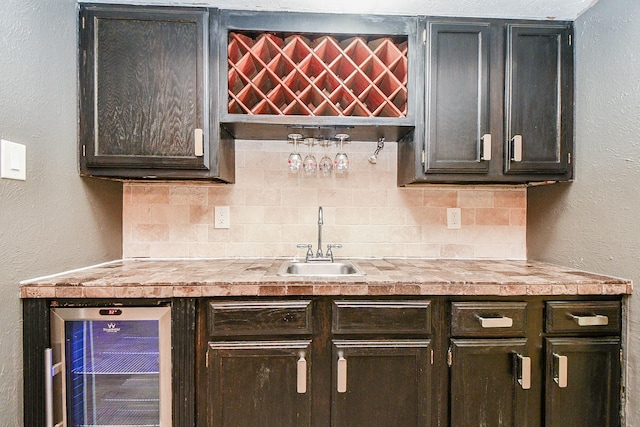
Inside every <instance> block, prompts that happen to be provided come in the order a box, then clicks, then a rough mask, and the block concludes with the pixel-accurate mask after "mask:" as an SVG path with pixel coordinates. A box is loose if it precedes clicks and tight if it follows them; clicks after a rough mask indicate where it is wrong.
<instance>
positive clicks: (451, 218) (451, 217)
mask: <svg viewBox="0 0 640 427" xmlns="http://www.w3.org/2000/svg"><path fill="white" fill-rule="evenodd" d="M461 216H462V214H461V212H460V208H447V228H448V229H449V230H457V229H459V228H462V218H461Z"/></svg>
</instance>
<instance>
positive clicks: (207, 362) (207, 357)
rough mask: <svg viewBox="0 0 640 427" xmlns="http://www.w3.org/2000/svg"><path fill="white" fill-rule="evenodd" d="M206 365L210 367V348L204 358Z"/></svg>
mask: <svg viewBox="0 0 640 427" xmlns="http://www.w3.org/2000/svg"><path fill="white" fill-rule="evenodd" d="M204 365H205V367H206V368H208V367H209V350H207V355H206V357H205V358H204Z"/></svg>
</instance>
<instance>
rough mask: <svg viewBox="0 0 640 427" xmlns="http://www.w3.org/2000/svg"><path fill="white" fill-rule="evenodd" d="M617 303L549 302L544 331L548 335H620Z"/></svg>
mask: <svg viewBox="0 0 640 427" xmlns="http://www.w3.org/2000/svg"><path fill="white" fill-rule="evenodd" d="M620 317H621V306H620V302H619V301H550V302H548V303H547V312H546V319H545V331H546V332H548V333H568V332H571V333H578V332H589V333H593V332H603V333H609V334H610V333H614V334H619V333H620V328H621V326H620Z"/></svg>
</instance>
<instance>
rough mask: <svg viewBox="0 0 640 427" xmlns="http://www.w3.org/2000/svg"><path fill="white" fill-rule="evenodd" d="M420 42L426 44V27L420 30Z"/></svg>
mask: <svg viewBox="0 0 640 427" xmlns="http://www.w3.org/2000/svg"><path fill="white" fill-rule="evenodd" d="M422 44H427V29H426V28H425V29H424V30H422Z"/></svg>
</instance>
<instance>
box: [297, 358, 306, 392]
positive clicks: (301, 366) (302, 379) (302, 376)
mask: <svg viewBox="0 0 640 427" xmlns="http://www.w3.org/2000/svg"><path fill="white" fill-rule="evenodd" d="M304 356H305V354H304V352H301V353H300V358H299V359H298V363H297V371H298V382H297V385H296V390H297V391H298V393H299V394H304V393H306V392H307V360H306V359H305V358H304Z"/></svg>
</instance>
